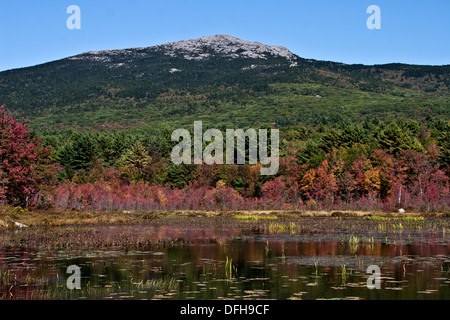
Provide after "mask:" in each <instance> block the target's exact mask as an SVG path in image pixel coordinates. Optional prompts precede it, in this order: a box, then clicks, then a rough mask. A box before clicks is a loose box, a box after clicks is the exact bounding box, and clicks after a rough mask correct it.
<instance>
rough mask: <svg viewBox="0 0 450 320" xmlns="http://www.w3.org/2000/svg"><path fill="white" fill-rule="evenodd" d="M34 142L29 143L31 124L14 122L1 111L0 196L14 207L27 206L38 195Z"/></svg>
mask: <svg viewBox="0 0 450 320" xmlns="http://www.w3.org/2000/svg"><path fill="white" fill-rule="evenodd" d="M35 147H36V146H35V145H34V143H32V142H31V141H30V134H29V131H28V125H27V124H26V123H25V120H23V121H22V124H19V123H17V122H16V121H14V119H13V118H11V117H9V116H8V115H7V114H6V110H5V107H4V106H1V108H0V172H1V176H0V178H1V180H2V188H1V189H0V193H1V194H2V196H3V198H4V199H5V200H6V201H7V202H8V203H9V204H12V205H22V206H26V205H28V204H29V201H30V200H31V196H32V195H33V194H34V193H35V192H36V188H35V179H36V174H35V173H34V172H33V169H34V164H35V161H36V153H35V151H34V149H35Z"/></svg>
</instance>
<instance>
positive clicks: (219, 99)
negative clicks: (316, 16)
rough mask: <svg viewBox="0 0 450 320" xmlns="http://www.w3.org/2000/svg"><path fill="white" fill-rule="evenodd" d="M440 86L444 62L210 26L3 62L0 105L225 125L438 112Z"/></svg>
mask: <svg viewBox="0 0 450 320" xmlns="http://www.w3.org/2000/svg"><path fill="white" fill-rule="evenodd" d="M449 88H450V66H449V65H447V66H415V65H404V64H387V65H375V66H367V65H346V64H342V63H335V62H329V61H317V60H311V59H304V58H301V57H299V56H297V55H295V54H293V53H292V52H290V51H289V50H288V49H287V48H284V47H281V46H270V45H265V44H262V43H259V42H251V41H247V40H242V39H238V38H236V37H233V36H230V35H216V36H208V37H203V38H200V39H193V40H184V41H179V42H171V43H167V44H163V45H158V46H154V47H148V48H133V49H123V50H104V51H93V52H86V53H83V54H80V55H77V56H73V57H69V58H65V59H62V60H58V61H53V62H49V63H45V64H42V65H38V66H34V67H29V68H23V69H15V70H9V71H4V72H1V73H0V104H5V105H6V107H7V109H8V110H9V112H10V113H12V114H13V115H14V116H16V117H25V118H27V119H28V120H29V121H31V126H32V127H33V128H34V129H37V130H44V129H58V128H96V129H105V130H109V129H120V130H121V129H129V128H141V129H142V130H154V129H157V128H161V127H164V126H172V127H174V126H178V127H179V126H182V125H186V124H192V123H193V121H194V120H203V121H204V122H205V123H207V124H209V125H211V126H215V127H225V126H227V127H232V128H235V127H248V126H258V125H273V124H275V125H278V126H289V125H296V124H298V123H302V124H317V123H320V122H323V121H335V119H344V120H348V121H362V120H364V119H368V120H370V119H375V120H376V119H389V118H393V117H406V118H416V119H423V118H425V117H435V118H442V119H448V118H449V111H450V110H449V109H450V108H449V97H450V94H449V92H450V90H449Z"/></svg>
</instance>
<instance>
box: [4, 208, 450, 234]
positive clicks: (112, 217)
mask: <svg viewBox="0 0 450 320" xmlns="http://www.w3.org/2000/svg"><path fill="white" fill-rule="evenodd" d="M167 216H188V217H219V216H220V217H230V218H232V217H234V218H236V219H239V220H252V218H254V217H260V218H264V217H265V218H269V217H270V218H272V217H290V216H291V217H336V218H338V217H370V216H372V217H374V216H376V217H449V216H450V215H449V213H448V212H427V213H425V212H406V213H398V212H383V211H295V210H279V211H273V210H267V211H262V210H260V211H258V210H256V211H238V210H230V211H226V210H223V211H199V210H174V211H111V212H95V211H28V210H26V209H22V208H20V207H18V208H11V207H3V208H1V209H0V229H5V228H21V227H22V228H23V227H34V226H64V225H96V224H98V225H107V224H115V225H117V224H119V225H120V224H139V223H145V222H146V221H148V220H152V219H157V218H160V217H167Z"/></svg>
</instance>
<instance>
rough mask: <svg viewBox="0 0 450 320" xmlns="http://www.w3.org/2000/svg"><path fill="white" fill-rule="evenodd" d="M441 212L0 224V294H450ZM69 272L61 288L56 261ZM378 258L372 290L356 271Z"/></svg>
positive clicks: (447, 227)
mask: <svg viewBox="0 0 450 320" xmlns="http://www.w3.org/2000/svg"><path fill="white" fill-rule="evenodd" d="M449 242H450V219H449V218H425V219H424V220H420V219H411V220H408V219H398V218H391V219H381V220H377V219H375V218H374V219H372V218H366V219H363V218H295V217H289V218H278V219H273V220H264V219H258V220H256V219H255V220H249V221H247V220H238V219H232V218H220V217H219V218H205V217H190V218H188V217H171V216H168V217H164V218H158V219H154V220H150V221H146V222H142V223H140V224H136V225H127V226H80V227H77V226H70V227H46V228H30V229H26V230H5V231H1V232H0V272H1V273H0V297H1V298H2V299H55V300H57V299H176V300H196V299H202V300H205V299H207V300H210V299H250V300H255V299H277V300H280V299H281V300H285V299H302V300H306V299H384V300H386V299H388V300H392V299H395V300H397V299H442V300H444V299H450V275H449V273H450V254H449V253H450V249H449ZM71 265H76V266H79V267H80V268H81V269H80V271H81V289H80V290H69V289H68V287H67V279H68V278H69V277H70V276H71V274H67V273H66V271H67V268H68V267H69V266H71ZM371 265H375V266H378V267H379V268H380V271H381V278H380V289H373V290H370V289H368V287H367V280H368V278H369V277H370V276H371V274H369V273H367V268H368V267H369V266H371Z"/></svg>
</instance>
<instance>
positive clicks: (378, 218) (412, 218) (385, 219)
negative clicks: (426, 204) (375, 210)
mask: <svg viewBox="0 0 450 320" xmlns="http://www.w3.org/2000/svg"><path fill="white" fill-rule="evenodd" d="M368 219H370V220H373V221H410V222H423V221H425V218H424V217H412V216H407V217H380V216H373V217H368Z"/></svg>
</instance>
